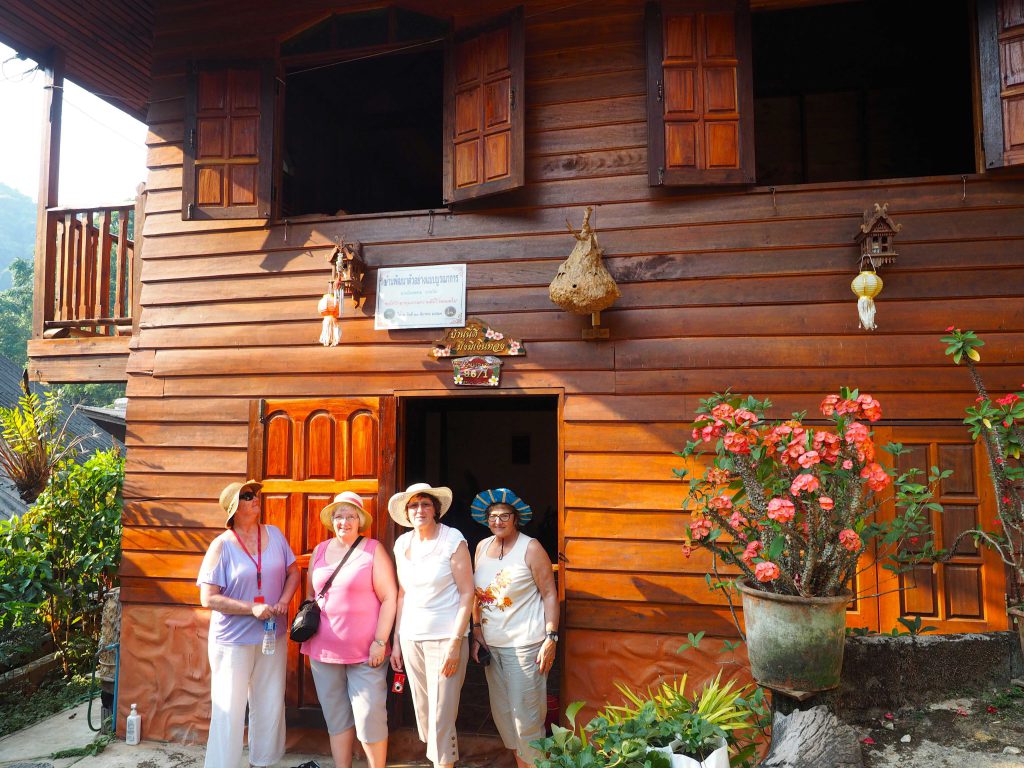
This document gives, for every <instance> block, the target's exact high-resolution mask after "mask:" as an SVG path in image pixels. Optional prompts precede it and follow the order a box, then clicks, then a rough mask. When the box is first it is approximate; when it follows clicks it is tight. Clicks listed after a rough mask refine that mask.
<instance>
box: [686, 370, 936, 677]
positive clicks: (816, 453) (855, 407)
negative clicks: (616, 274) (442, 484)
mask: <svg viewBox="0 0 1024 768" xmlns="http://www.w3.org/2000/svg"><path fill="white" fill-rule="evenodd" d="M771 406H772V404H771V402H770V401H768V400H757V399H755V398H753V397H749V396H746V397H742V396H738V395H732V394H731V393H728V392H726V393H725V394H716V395H713V396H712V397H710V398H708V399H706V400H702V401H701V404H700V407H699V408H698V409H697V413H696V421H695V423H694V425H693V432H692V438H693V439H692V440H691V441H689V442H688V443H687V444H686V447H685V449H684V450H683V451H682V452H680V453H679V455H680V456H683V457H685V458H689V457H696V456H698V455H699V454H705V453H710V454H711V459H712V460H711V463H710V466H709V467H708V468H707V470H706V471H705V472H704V473H703V475H701V476H700V477H694V478H692V479H691V480H690V490H689V494H688V496H687V499H686V502H685V503H684V505H683V508H684V509H686V510H688V511H690V512H691V518H690V521H689V524H688V526H687V542H686V544H685V545H684V547H683V553H684V555H685V556H687V557H689V556H690V555H691V554H692V552H693V551H694V548H697V547H699V548H704V549H707V550H709V551H710V552H712V553H713V555H714V557H715V559H716V564H717V561H721V562H724V563H726V564H727V565H730V566H733V567H735V568H736V569H738V571H739V573H740V575H741V580H740V581H739V582H738V583H737V587H738V589H739V590H740V592H741V594H742V598H743V615H744V620H745V623H746V641H747V650H748V654H749V657H750V664H751V672H752V674H753V676H754V679H755V680H757V681H758V682H759V683H760V684H761V685H763V686H765V687H768V688H773V689H775V690H781V691H790V692H793V691H800V692H811V691H823V690H828V689H830V688H835V687H836V686H838V685H839V672H840V669H841V668H842V653H843V643H844V638H845V608H846V604H847V602H848V601H849V599H850V597H851V596H852V592H851V585H852V583H853V580H854V577H855V575H856V574H857V571H858V561H859V560H860V557H861V555H862V554H863V553H864V552H865V551H866V550H867V549H868V548H869V547H874V549H875V556H876V557H877V558H878V559H879V560H885V561H887V562H886V565H885V566H884V567H886V568H887V569H889V570H892V571H895V572H900V571H902V570H906V569H909V568H910V567H912V565H913V564H914V563H916V562H920V561H921V560H924V559H929V558H932V557H934V555H935V551H934V546H933V544H932V543H931V537H930V536H929V535H928V533H929V526H928V510H936V511H940V512H941V510H942V508H941V507H940V506H939V505H938V504H935V503H933V502H932V501H931V500H930V499H931V495H930V493H929V489H928V486H927V485H924V484H921V483H920V482H917V481H916V478H917V476H918V475H919V474H920V471H919V470H910V471H908V472H904V473H898V472H896V471H895V470H894V469H892V468H891V467H888V466H886V465H884V464H883V463H882V462H881V461H880V458H881V457H880V455H879V451H878V449H877V448H876V446H875V443H874V440H873V433H872V431H871V428H870V427H869V426H868V425H869V424H870V423H873V422H876V421H878V420H879V419H880V418H881V417H882V408H881V405H880V404H879V402H878V401H877V400H876V399H875V398H873V397H871V396H870V395H867V394H861V393H859V392H858V391H857V390H850V389H847V388H843V389H842V390H840V392H839V393H838V394H832V395H828V396H827V397H825V399H824V400H823V401H822V403H821V406H820V413H821V416H822V417H823V419H824V420H825V423H824V425H823V426H811V425H809V424H806V423H805V417H806V414H805V413H796V414H793V416H792V418H790V419H788V420H785V421H774V422H769V421H766V419H765V415H766V413H767V412H768V410H769V409H770V408H771ZM885 450H886V451H887V452H889V453H891V454H893V455H897V454H900V453H902V452H903V448H902V446H901V445H899V444H897V443H890V444H889V445H887V446H885ZM676 474H677V475H679V476H680V477H686V476H687V472H686V470H677V472H676ZM946 475H948V472H947V473H944V474H938V473H935V474H933V476H932V477H930V478H929V483H934V482H936V481H938V480H940V479H942V477H944V476H946ZM890 492H891V493H892V495H893V498H894V503H895V506H896V510H897V512H896V514H895V515H894V516H893V518H892V519H891V520H888V521H880V520H878V519H876V517H875V512H876V510H877V509H878V507H879V505H880V504H881V503H882V501H883V494H888V493H890ZM910 538H915V539H916V540H918V541H921V542H925V544H924V545H923V546H915V547H905V546H902V544H903V542H904V541H905V540H907V539H910Z"/></svg>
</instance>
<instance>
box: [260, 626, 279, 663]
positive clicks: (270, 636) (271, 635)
mask: <svg viewBox="0 0 1024 768" xmlns="http://www.w3.org/2000/svg"><path fill="white" fill-rule="evenodd" d="M275 650H277V621H276V620H274V619H267V620H266V621H264V622H263V655H264V656H273V655H274V651H275Z"/></svg>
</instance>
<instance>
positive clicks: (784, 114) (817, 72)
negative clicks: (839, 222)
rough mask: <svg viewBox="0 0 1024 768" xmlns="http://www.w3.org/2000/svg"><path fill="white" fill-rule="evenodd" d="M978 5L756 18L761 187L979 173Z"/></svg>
mask: <svg viewBox="0 0 1024 768" xmlns="http://www.w3.org/2000/svg"><path fill="white" fill-rule="evenodd" d="M970 5H971V4H969V3H968V2H966V0H956V1H955V2H947V3H941V4H937V5H934V6H928V7H927V10H926V9H925V6H924V5H922V4H921V3H917V2H911V0H868V1H867V2H846V3H838V4H833V5H818V6H814V7H812V8H793V9H789V10H784V11H771V12H761V13H755V14H753V17H752V19H753V48H754V114H755V129H754V136H755V142H756V158H757V182H758V184H801V183H809V182H825V181H852V180H859V179H888V178H900V177H913V176H935V175H941V174H954V173H956V174H960V173H973V172H974V171H975V167H974V129H973V121H972V114H973V109H972V103H971V51H970V34H971V32H970V31H971V24H970V10H969V6H970Z"/></svg>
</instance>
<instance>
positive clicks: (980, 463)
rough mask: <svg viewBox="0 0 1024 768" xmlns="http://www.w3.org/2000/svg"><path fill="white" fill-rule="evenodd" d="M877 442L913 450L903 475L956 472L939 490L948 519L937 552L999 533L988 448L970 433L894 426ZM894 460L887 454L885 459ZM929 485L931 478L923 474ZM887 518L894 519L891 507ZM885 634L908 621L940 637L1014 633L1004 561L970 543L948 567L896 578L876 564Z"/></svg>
mask: <svg viewBox="0 0 1024 768" xmlns="http://www.w3.org/2000/svg"><path fill="white" fill-rule="evenodd" d="M875 441H876V443H877V444H878V445H885V444H886V443H887V442H889V441H894V442H899V443H902V444H903V446H904V448H907V449H909V452H908V453H906V454H904V455H902V456H900V457H898V461H897V464H896V466H897V469H899V470H900V471H905V470H907V469H909V468H911V467H917V468H919V469H922V470H924V471H925V473H927V472H928V469H929V468H930V467H938V468H939V469H940V470H946V469H949V470H952V472H953V474H952V475H951V476H950V477H948V478H947V479H945V480H944V481H942V482H941V483H940V484H939V487H938V488H937V489H935V490H934V491H933V494H934V499H935V501H937V502H939V503H940V504H942V507H943V509H944V511H943V513H941V514H938V513H934V512H933V513H931V524H932V528H933V531H934V534H933V537H934V541H935V546H936V548H939V549H951V548H952V547H953V544H954V542H955V541H956V539H957V536H958V535H959V534H960V533H961V532H963V531H965V530H970V529H973V528H977V527H979V526H980V527H981V528H983V529H987V530H992V529H993V527H994V522H995V517H996V511H995V503H994V502H995V500H994V499H993V498H992V486H991V483H990V482H989V478H988V471H987V469H986V465H985V455H984V454H985V449H984V447H983V446H982V445H980V444H975V443H974V442H973V441H972V440H971V438H970V435H969V434H968V433H967V429H966V427H964V426H962V425H959V424H958V425H954V426H946V427H938V426H936V427H926V426H914V427H893V428H890V429H878V430H876V436H875ZM886 455H888V454H886ZM920 478H921V482H927V474H924V475H921V476H920ZM880 514H882V515H888V516H891V515H892V514H893V510H892V508H891V506H890V507H889V508H887V509H883V510H882V511H881V512H880ZM876 574H877V586H878V592H879V593H880V595H879V597H878V616H879V625H880V626H879V629H880V630H881V631H882V632H888V631H889V630H890V629H893V628H897V629H900V630H903V627H902V626H901V625H900V624H899V622H898V619H899V618H900V617H901V616H904V617H908V618H913V617H915V616H920V617H921V623H922V625H924V626H932V627H936V631H938V632H988V631H995V630H1004V629H1006V628H1007V617H1006V603H1005V594H1006V573H1005V570H1004V567H1003V563H1002V561H1001V560H1000V559H999V557H998V556H997V555H996V554H995V553H994V552H993V551H992V550H991V549H990V548H988V547H978V546H976V545H975V544H974V542H973V540H972V539H971V538H970V537H967V538H965V539H963V540H962V541H960V543H959V544H958V545H957V547H956V551H955V552H954V554H953V557H951V558H950V559H949V560H947V561H946V562H945V563H940V564H936V565H921V566H918V567H917V568H916V569H915V570H914V571H912V572H908V573H904V574H900V575H899V576H896V575H894V574H893V573H892V572H891V571H886V570H883V569H882V565H881V564H878V565H877V566H876Z"/></svg>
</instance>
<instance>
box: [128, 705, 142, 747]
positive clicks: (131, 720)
mask: <svg viewBox="0 0 1024 768" xmlns="http://www.w3.org/2000/svg"><path fill="white" fill-rule="evenodd" d="M141 740H142V715H140V714H139V713H138V712H137V711H136V709H135V705H134V704H132V711H131V712H129V713H128V719H127V720H126V721H125V727H124V743H125V744H131V745H135V744H138V743H139V742H140V741H141Z"/></svg>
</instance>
